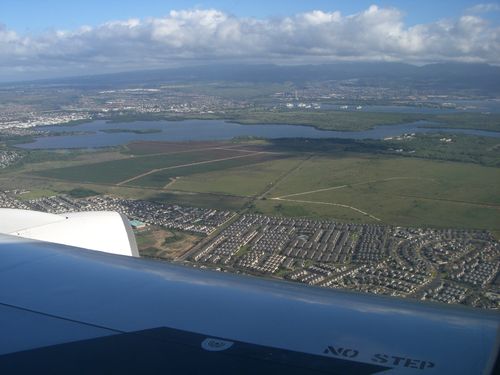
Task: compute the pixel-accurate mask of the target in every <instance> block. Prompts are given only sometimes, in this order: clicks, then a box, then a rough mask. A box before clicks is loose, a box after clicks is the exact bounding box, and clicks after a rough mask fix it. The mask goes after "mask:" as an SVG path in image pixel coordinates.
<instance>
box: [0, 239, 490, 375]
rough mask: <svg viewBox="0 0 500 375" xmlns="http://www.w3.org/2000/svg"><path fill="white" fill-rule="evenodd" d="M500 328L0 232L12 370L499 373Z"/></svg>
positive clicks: (2, 328) (433, 311) (0, 330)
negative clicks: (1, 233)
mask: <svg viewBox="0 0 500 375" xmlns="http://www.w3.org/2000/svg"><path fill="white" fill-rule="evenodd" d="M499 327H500V317H499V314H498V313H493V312H487V311H481V310H476V309H472V308H465V307H459V306H447V305H441V304H435V303H429V302H427V303H421V302H418V301H411V300H406V299H397V298H390V297H382V296H375V295H368V294H362V293H354V292H344V291H339V290H330V289H326V288H318V287H310V286H305V285H299V284H294V283H289V282H284V281H278V280H265V279H261V278H256V277H249V276H242V275H234V274H227V273H222V272H213V271H207V270H201V269H195V268H190V267H185V266H181V265H173V264H168V263H165V262H158V261H152V260H147V259H140V258H134V257H131V256H123V255H116V254H109V253H105V252H100V251H91V250H86V249H82V248H77V247H71V246H68V245H65V244H55V243H49V242H42V241H38V240H34V239H26V238H21V237H18V236H13V235H5V234H4V235H0V334H1V339H0V373H2V374H16V373H23V374H24V373H34V372H35V373H49V374H62V373H64V374H95V373H106V374H123V373H172V374H178V373H179V374H180V373H182V374H207V373H208V374H211V373H217V374H257V373H258V374H271V373H272V374H377V373H383V374H426V375H427V374H489V373H493V372H494V371H495V370H498V366H499V364H498V359H497V354H498V348H499V339H500V334H499ZM495 361H497V362H496V365H495ZM495 366H496V368H495ZM497 373H498V372H497Z"/></svg>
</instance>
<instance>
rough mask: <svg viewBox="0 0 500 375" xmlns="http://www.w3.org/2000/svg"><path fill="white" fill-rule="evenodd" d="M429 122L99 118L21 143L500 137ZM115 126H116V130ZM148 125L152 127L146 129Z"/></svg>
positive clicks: (97, 144) (30, 146)
mask: <svg viewBox="0 0 500 375" xmlns="http://www.w3.org/2000/svg"><path fill="white" fill-rule="evenodd" d="M429 126H432V123H431V122H428V121H417V122H412V123H407V124H400V125H381V126H376V127H375V128H373V129H370V130H365V131H358V132H353V131H331V130H319V129H316V128H314V127H312V126H301V125H270V124H262V125H240V124H235V123H231V122H228V121H224V120H183V121H135V122H121V123H119V122H116V123H108V122H106V121H103V120H98V121H92V122H88V123H84V124H79V125H56V126H41V127H38V128H37V129H38V130H45V131H52V132H58V133H60V132H78V134H69V135H57V136H42V137H37V138H36V139H35V141H34V142H32V143H24V144H20V145H18V147H22V148H25V149H61V148H70V149H75V148H101V147H110V146H119V145H124V144H127V143H129V142H133V141H170V142H183V141H214V140H229V139H232V138H235V137H258V138H270V139H272V138H343V139H383V138H387V137H395V136H399V135H401V134H407V133H432V132H441V133H452V134H471V135H479V136H486V137H496V138H499V137H500V132H492V131H483V130H473V129H445V128H439V129H438V128H430V127H429ZM111 129H116V132H115V131H112V130H111ZM145 129H146V130H148V131H144V130H145ZM110 130H111V131H110ZM120 130H123V131H120ZM134 130H135V132H134ZM153 130H154V131H153Z"/></svg>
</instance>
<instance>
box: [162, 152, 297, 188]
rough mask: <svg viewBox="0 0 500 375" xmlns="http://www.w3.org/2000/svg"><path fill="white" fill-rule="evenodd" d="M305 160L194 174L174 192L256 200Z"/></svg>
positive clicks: (277, 161)
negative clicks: (245, 197)
mask: <svg viewBox="0 0 500 375" xmlns="http://www.w3.org/2000/svg"><path fill="white" fill-rule="evenodd" d="M303 160H305V156H298V157H290V158H287V159H277V160H269V161H265V162H262V163H256V164H252V165H246V166H242V167H233V168H230V169H224V170H219V171H213V172H208V171H205V172H203V173H197V174H192V175H189V176H185V177H181V178H179V179H177V180H176V181H175V182H174V183H172V185H171V188H172V189H176V190H182V191H193V192H200V193H215V194H230V195H240V196H256V195H258V194H261V193H262V192H263V191H265V190H266V189H270V188H272V186H273V183H274V181H275V180H276V179H277V178H279V177H280V176H282V175H283V174H285V173H287V172H288V171H290V170H291V169H293V168H294V167H296V166H298V165H299V164H300V163H301V162H302V161H303Z"/></svg>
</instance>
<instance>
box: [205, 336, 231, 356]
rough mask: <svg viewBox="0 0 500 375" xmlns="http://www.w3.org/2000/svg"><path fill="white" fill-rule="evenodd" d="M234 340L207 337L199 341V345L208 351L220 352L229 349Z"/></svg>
mask: <svg viewBox="0 0 500 375" xmlns="http://www.w3.org/2000/svg"><path fill="white" fill-rule="evenodd" d="M233 344H234V342H232V341H226V340H221V339H214V338H212V337H207V338H206V339H205V340H203V341H202V342H201V347H202V348H203V349H205V350H208V351H209V352H220V351H223V350H227V349H229V348H230V347H231V346H233Z"/></svg>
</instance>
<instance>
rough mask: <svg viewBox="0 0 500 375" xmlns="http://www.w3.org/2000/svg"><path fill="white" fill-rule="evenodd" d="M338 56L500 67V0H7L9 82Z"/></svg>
mask: <svg viewBox="0 0 500 375" xmlns="http://www.w3.org/2000/svg"><path fill="white" fill-rule="evenodd" d="M335 61H400V62H407V63H413V64H423V63H431V62H445V61H460V62H484V63H490V64H495V65H500V1H498V0H497V1H494V2H481V1H472V0H449V1H439V0H432V1H430V0H418V1H416V0H411V1H410V0H397V1H395V0H392V1H391V0H380V1H373V0H371V1H365V0H339V1H334V0H266V1H261V0H253V1H248V0H231V1H230V0H218V1H216V0H212V1H190V0H182V1H180V0H177V1H168V0H141V1H137V0H136V1H132V0H84V1H76V0H71V1H68V0H43V1H40V0H1V1H0V81H8V80H19V79H34V78H46V77H56V76H67V75H81V74H96V73H106V72H114V71H127V70H137V69H150V68H151V69H153V68H163V67H174V66H180V65H186V64H203V63H220V62H229V63H231V62H245V63H277V64H303V63H328V62H335Z"/></svg>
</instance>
